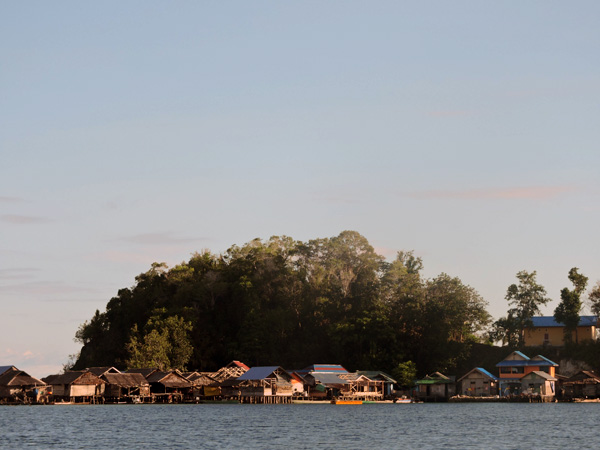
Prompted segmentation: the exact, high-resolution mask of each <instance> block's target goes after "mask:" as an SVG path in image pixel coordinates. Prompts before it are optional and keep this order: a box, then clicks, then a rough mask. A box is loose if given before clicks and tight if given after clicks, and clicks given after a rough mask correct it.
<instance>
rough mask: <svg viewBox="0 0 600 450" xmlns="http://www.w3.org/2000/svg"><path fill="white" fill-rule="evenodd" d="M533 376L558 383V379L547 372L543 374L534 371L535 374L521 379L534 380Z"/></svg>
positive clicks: (530, 373)
mask: <svg viewBox="0 0 600 450" xmlns="http://www.w3.org/2000/svg"><path fill="white" fill-rule="evenodd" d="M533 375H537V376H538V377H540V378H544V379H545V380H548V381H557V379H556V378H554V377H553V376H552V375H550V374H548V373H546V372H542V371H540V370H534V371H533V372H529V373H528V374H527V375H525V376H524V377H523V378H521V380H523V379H524V378H532V377H533Z"/></svg>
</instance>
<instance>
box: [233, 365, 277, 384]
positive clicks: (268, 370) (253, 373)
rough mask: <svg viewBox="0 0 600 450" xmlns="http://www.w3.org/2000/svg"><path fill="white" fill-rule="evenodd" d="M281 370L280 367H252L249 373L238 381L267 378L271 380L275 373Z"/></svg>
mask: <svg viewBox="0 0 600 450" xmlns="http://www.w3.org/2000/svg"><path fill="white" fill-rule="evenodd" d="M277 369H279V366H259V367H252V368H251V369H250V370H249V371H248V372H246V373H245V374H243V375H241V376H239V377H238V378H237V379H238V380H240V381H244V380H248V381H250V380H252V381H255V380H264V379H265V378H269V376H270V375H271V374H273V372H275V371H276V370H277Z"/></svg>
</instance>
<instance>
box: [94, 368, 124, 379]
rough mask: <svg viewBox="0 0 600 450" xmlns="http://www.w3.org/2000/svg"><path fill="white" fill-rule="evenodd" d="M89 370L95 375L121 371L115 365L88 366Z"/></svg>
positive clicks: (99, 375)
mask: <svg viewBox="0 0 600 450" xmlns="http://www.w3.org/2000/svg"><path fill="white" fill-rule="evenodd" d="M87 370H88V371H90V372H92V373H93V374H94V375H96V376H98V377H101V376H102V375H104V374H105V373H121V371H120V370H118V369H116V368H114V367H88V369H87Z"/></svg>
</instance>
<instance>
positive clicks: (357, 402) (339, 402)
mask: <svg viewBox="0 0 600 450" xmlns="http://www.w3.org/2000/svg"><path fill="white" fill-rule="evenodd" d="M331 403H332V404H334V405H362V404H363V401H362V400H340V399H333V400H331Z"/></svg>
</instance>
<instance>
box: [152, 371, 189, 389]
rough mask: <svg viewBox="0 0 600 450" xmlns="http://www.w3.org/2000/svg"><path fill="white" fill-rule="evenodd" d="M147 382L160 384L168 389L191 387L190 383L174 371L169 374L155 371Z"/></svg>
mask: <svg viewBox="0 0 600 450" xmlns="http://www.w3.org/2000/svg"><path fill="white" fill-rule="evenodd" d="M147 380H148V382H149V383H160V384H162V385H163V386H165V387H168V388H186V387H190V386H191V385H192V383H190V382H189V381H188V380H186V379H185V378H184V377H183V375H181V374H180V373H179V372H177V371H175V370H173V371H170V372H162V371H160V370H157V371H156V372H154V373H153V374H152V375H150V376H149V377H148V378H147Z"/></svg>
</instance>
